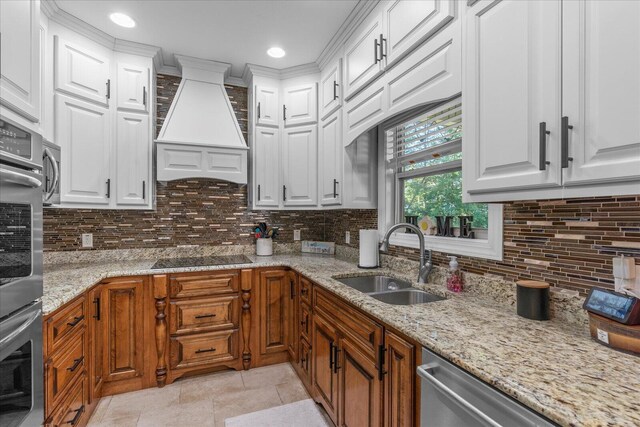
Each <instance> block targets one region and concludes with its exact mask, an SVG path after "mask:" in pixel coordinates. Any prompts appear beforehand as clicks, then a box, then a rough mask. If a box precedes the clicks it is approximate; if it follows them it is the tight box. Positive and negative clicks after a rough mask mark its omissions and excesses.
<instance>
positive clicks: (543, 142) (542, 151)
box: [539, 122, 551, 171]
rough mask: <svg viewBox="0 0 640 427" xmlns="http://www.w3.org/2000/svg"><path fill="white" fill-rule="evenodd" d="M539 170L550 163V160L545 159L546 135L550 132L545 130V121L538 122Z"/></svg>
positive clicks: (545, 167)
mask: <svg viewBox="0 0 640 427" xmlns="http://www.w3.org/2000/svg"><path fill="white" fill-rule="evenodd" d="M539 132H540V170H541V171H543V170H545V169H547V165H550V164H551V162H550V161H548V160H547V135H549V134H550V133H551V131H548V130H547V122H540V129H539Z"/></svg>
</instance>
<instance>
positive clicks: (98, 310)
mask: <svg viewBox="0 0 640 427" xmlns="http://www.w3.org/2000/svg"><path fill="white" fill-rule="evenodd" d="M93 303H94V304H95V305H96V314H94V315H93V318H94V319H96V320H100V297H96V298H94V299H93Z"/></svg>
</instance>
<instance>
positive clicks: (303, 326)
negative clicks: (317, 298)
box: [300, 303, 311, 341]
mask: <svg viewBox="0 0 640 427" xmlns="http://www.w3.org/2000/svg"><path fill="white" fill-rule="evenodd" d="M300 336H301V337H302V338H304V339H306V340H307V341H311V308H310V307H309V306H308V305H307V304H305V303H301V304H300Z"/></svg>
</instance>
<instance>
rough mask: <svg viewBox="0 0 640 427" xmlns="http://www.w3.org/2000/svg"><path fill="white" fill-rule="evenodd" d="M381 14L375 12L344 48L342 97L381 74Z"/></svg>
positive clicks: (347, 96) (348, 95) (353, 92)
mask: <svg viewBox="0 0 640 427" xmlns="http://www.w3.org/2000/svg"><path fill="white" fill-rule="evenodd" d="M382 32H383V29H382V14H381V13H376V12H375V11H374V12H373V13H372V14H371V15H370V17H369V19H368V21H366V22H365V23H364V24H362V25H360V26H359V27H358V32H356V33H355V34H353V35H352V36H351V38H350V39H349V40H347V42H346V43H345V46H344V96H345V98H349V97H350V96H352V95H353V94H355V93H356V92H357V91H358V90H360V89H362V88H363V87H365V85H367V84H368V83H369V82H371V81H372V80H373V79H374V78H376V77H377V76H379V75H380V74H381V73H382V61H381V60H380V59H381V58H380V49H379V45H378V43H379V42H380V35H381V34H382Z"/></svg>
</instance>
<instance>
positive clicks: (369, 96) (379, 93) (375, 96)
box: [343, 79, 389, 146]
mask: <svg viewBox="0 0 640 427" xmlns="http://www.w3.org/2000/svg"><path fill="white" fill-rule="evenodd" d="M382 80H384V79H380V80H377V81H376V82H375V83H374V84H372V85H371V86H369V87H368V88H366V89H365V90H363V91H362V92H360V93H358V95H356V96H355V97H353V98H351V99H350V100H349V101H347V102H346V104H345V106H344V108H343V110H344V121H345V124H344V139H343V143H344V145H345V146H347V145H349V144H351V143H352V142H353V140H354V139H356V138H357V137H358V136H360V135H361V134H362V133H363V132H366V131H367V130H369V129H371V128H372V127H373V126H377V125H378V124H379V123H380V122H381V121H382V120H383V119H385V118H386V117H387V116H386V113H387V110H388V109H389V106H388V96H387V90H386V84H385V82H384V81H382Z"/></svg>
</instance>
